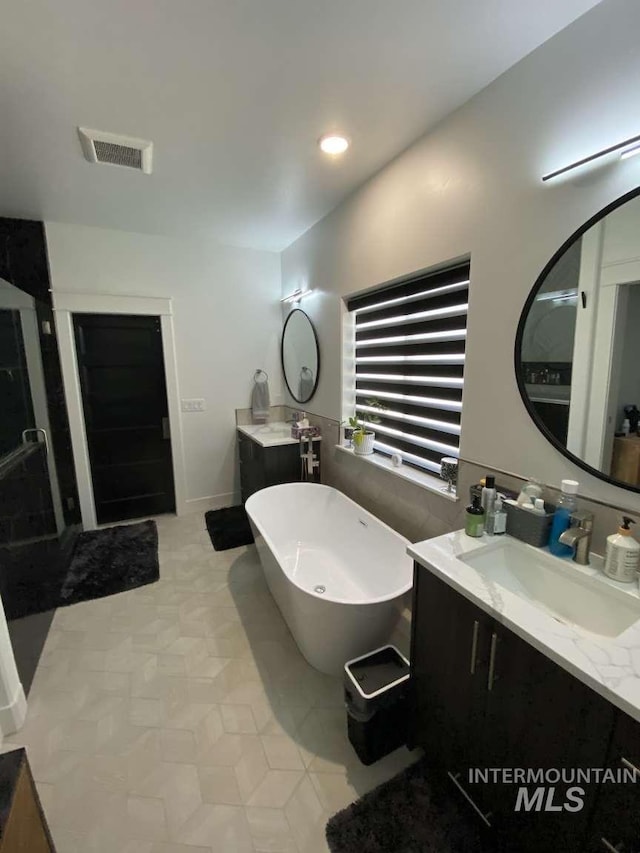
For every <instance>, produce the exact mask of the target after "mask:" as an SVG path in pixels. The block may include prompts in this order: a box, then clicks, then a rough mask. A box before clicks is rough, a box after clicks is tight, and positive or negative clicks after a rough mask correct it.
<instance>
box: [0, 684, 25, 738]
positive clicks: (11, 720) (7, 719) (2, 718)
mask: <svg viewBox="0 0 640 853" xmlns="http://www.w3.org/2000/svg"><path fill="white" fill-rule="evenodd" d="M26 716H27V697H26V696H25V695H24V690H23V688H22V684H18V687H17V689H16V693H15V696H14V697H13V701H12V702H11V703H10V704H9V705H5V706H4V708H0V732H1V733H2V735H3V736H5V735H11V734H13V733H14V732H17V731H19V730H20V729H21V728H22V726H23V725H24V721H25V719H26Z"/></svg>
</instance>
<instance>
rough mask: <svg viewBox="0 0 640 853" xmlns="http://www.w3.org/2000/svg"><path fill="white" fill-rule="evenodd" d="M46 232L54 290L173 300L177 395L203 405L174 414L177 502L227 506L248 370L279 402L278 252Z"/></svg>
mask: <svg viewBox="0 0 640 853" xmlns="http://www.w3.org/2000/svg"><path fill="white" fill-rule="evenodd" d="M46 234H47V245H48V251H49V263H50V267H51V280H52V287H53V290H54V291H66V292H73V293H113V294H126V295H139V296H161V297H170V298H171V299H172V300H173V314H174V325H175V338H176V351H177V361H178V381H179V388H180V396H181V397H182V398H185V397H186V398H190V397H204V398H205V401H206V411H205V412H203V413H200V412H190V413H184V414H182V428H183V436H184V456H185V467H186V479H187V500H188V501H191V502H193V503H192V506H191V508H192V509H200V508H201V507H202V505H203V504H204V500H203V501H202V504H200V503H196V502H198V501H200V500H202V499H211V498H213V503H212V505H213V504H217V505H220V506H224V505H226V504H229V503H231V502H233V501H234V500H235V499H237V497H238V495H239V487H238V484H237V483H236V482H235V477H236V471H235V468H236V466H235V419H234V409H236V408H240V407H245V406H248V405H249V400H250V393H251V387H252V378H253V374H254V372H255V370H256V368H258V367H261V368H264V369H265V370H266V371H267V372H268V373H269V379H270V387H271V397H272V400H271V402H272V404H274V405H275V404H277V403H279V402H282V400H281V394H282V387H281V378H280V377H281V371H280V363H279V339H280V330H281V316H280V304H279V299H280V258H279V256H278V255H277V254H274V253H271V252H262V251H254V250H250V249H238V248H233V247H228V246H220V245H217V244H214V243H207V242H205V241H203V240H195V239H194V240H175V239H171V238H168V237H159V236H149V235H144V234H133V233H127V232H124V231H112V230H105V229H101V228H88V227H84V226H76V225H65V224H61V223H58V222H47V223H46ZM234 493H235V494H234Z"/></svg>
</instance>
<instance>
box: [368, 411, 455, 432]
mask: <svg viewBox="0 0 640 853" xmlns="http://www.w3.org/2000/svg"><path fill="white" fill-rule="evenodd" d="M356 409H357V411H359V412H371V413H372V414H374V415H375V414H378V413H379V414H380V415H382V416H383V417H385V418H390V419H391V420H392V421H406V422H407V423H411V424H416V425H417V426H422V427H425V429H433V430H437V431H438V432H448V433H451V435H460V425H459V424H452V423H449V422H448V421H437V420H435V419H434V418H422V417H420V416H419V415H406V414H405V413H404V412H396V411H394V410H393V409H385V410H384V412H380V411H379V409H377V408H375V407H374V406H361V405H360V404H359V403H358V404H357V405H356Z"/></svg>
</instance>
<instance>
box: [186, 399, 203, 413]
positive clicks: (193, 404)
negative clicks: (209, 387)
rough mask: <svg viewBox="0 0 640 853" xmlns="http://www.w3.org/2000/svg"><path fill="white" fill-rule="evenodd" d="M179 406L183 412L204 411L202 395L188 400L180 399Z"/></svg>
mask: <svg viewBox="0 0 640 853" xmlns="http://www.w3.org/2000/svg"><path fill="white" fill-rule="evenodd" d="M180 408H181V409H182V411H183V412H204V410H205V408H206V406H205V403H204V399H203V398H202V397H195V398H193V399H190V400H181V401H180Z"/></svg>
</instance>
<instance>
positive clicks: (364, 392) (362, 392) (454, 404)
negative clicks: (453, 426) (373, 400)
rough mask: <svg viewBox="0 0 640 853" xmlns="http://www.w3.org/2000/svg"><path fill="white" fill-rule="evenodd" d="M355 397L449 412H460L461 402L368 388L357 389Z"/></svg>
mask: <svg viewBox="0 0 640 853" xmlns="http://www.w3.org/2000/svg"><path fill="white" fill-rule="evenodd" d="M461 381H462V380H461ZM356 396H357V397H377V398H379V399H382V400H398V401H401V402H403V403H411V404H412V405H414V406H424V407H425V408H428V409H447V410H448V411H450V412H461V411H462V402H461V401H459V400H441V399H440V398H439V397H417V396H415V395H414V394H394V393H393V391H374V390H373V389H368V388H357V389H356Z"/></svg>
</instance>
